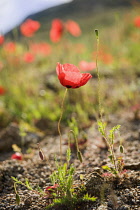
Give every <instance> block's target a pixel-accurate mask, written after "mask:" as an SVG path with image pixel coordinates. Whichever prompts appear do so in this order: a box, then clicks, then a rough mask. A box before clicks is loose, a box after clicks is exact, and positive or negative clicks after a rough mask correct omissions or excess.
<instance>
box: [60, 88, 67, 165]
mask: <svg viewBox="0 0 140 210" xmlns="http://www.w3.org/2000/svg"><path fill="white" fill-rule="evenodd" d="M67 91H68V88H66V90H65V93H64V97H63V100H62V103H61V114H60V118H59V121H58V133H59V136H60V160H61V161H62V134H61V130H60V123H61V120H62V117H63V111H64V101H65V98H66V94H67Z"/></svg>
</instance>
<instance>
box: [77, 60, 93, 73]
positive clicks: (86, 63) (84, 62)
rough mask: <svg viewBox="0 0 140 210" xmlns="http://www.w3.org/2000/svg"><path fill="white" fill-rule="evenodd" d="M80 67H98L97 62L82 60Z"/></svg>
mask: <svg viewBox="0 0 140 210" xmlns="http://www.w3.org/2000/svg"><path fill="white" fill-rule="evenodd" d="M79 68H80V69H81V71H91V70H93V69H95V68H96V63H95V62H87V61H84V60H83V61H80V63H79Z"/></svg>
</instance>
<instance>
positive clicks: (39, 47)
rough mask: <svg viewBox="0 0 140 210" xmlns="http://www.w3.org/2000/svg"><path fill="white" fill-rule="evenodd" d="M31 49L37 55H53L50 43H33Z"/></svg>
mask: <svg viewBox="0 0 140 210" xmlns="http://www.w3.org/2000/svg"><path fill="white" fill-rule="evenodd" d="M30 49H31V51H32V53H33V54H35V55H40V54H41V55H45V56H46V55H49V54H50V53H51V46H50V45H49V44H48V43H45V42H43V43H32V44H30Z"/></svg>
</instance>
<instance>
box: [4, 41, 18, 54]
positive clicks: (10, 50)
mask: <svg viewBox="0 0 140 210" xmlns="http://www.w3.org/2000/svg"><path fill="white" fill-rule="evenodd" d="M4 50H5V51H6V52H7V53H14V52H15V51H16V44H15V43H14V42H8V43H5V44H4Z"/></svg>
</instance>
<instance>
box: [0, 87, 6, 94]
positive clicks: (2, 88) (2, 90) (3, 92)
mask: <svg viewBox="0 0 140 210" xmlns="http://www.w3.org/2000/svg"><path fill="white" fill-rule="evenodd" d="M5 92H6V90H5V88H4V87H2V86H0V95H4V94H5Z"/></svg>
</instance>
